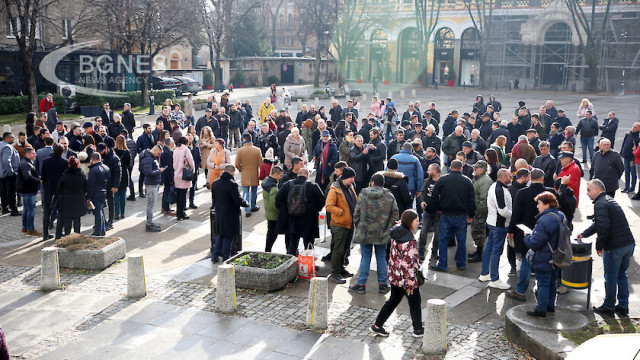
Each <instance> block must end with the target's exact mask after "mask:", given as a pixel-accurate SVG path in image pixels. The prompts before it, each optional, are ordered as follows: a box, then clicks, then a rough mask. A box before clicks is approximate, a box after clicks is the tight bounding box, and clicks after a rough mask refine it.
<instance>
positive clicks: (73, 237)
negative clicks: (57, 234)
mask: <svg viewBox="0 0 640 360" xmlns="http://www.w3.org/2000/svg"><path fill="white" fill-rule="evenodd" d="M118 240H119V238H118V237H97V236H88V235H83V234H78V233H73V234H70V235H67V236H65V237H63V238H61V239H60V240H58V241H56V243H55V246H56V247H59V248H65V249H67V250H69V251H76V250H100V249H102V248H104V247H105V246H108V245H111V244H113V243H114V242H116V241H118Z"/></svg>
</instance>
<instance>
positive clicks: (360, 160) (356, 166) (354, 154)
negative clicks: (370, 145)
mask: <svg viewBox="0 0 640 360" xmlns="http://www.w3.org/2000/svg"><path fill="white" fill-rule="evenodd" d="M369 154H371V150H369V152H367V153H366V154H365V153H364V152H362V150H361V149H360V148H359V147H357V146H355V145H354V146H353V147H352V148H351V150H349V157H350V158H351V163H352V164H351V167H352V168H353V170H355V172H356V181H368V180H369V178H370V177H371V170H372V169H373V164H372V163H371V157H370V155H369Z"/></svg>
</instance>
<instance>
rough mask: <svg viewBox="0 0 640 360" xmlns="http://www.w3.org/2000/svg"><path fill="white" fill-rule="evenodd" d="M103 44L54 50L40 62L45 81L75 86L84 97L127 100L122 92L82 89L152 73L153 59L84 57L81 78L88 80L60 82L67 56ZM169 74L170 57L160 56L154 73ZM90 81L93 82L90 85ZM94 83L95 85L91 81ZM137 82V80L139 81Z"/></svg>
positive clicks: (68, 46)
mask: <svg viewBox="0 0 640 360" xmlns="http://www.w3.org/2000/svg"><path fill="white" fill-rule="evenodd" d="M98 43H100V41H99V40H94V41H87V42H82V43H77V44H72V45H67V46H65V47H61V48H60V49H57V50H54V51H52V52H51V53H49V54H47V56H45V57H44V58H43V59H42V62H40V74H42V77H44V78H45V79H47V80H48V81H50V82H52V83H54V84H56V85H58V86H65V85H74V86H75V88H76V93H82V94H87V95H97V96H116V97H124V96H126V94H124V93H121V92H118V91H108V90H100V89H95V88H91V87H86V86H82V85H83V84H84V85H86V84H87V83H91V82H93V83H95V84H97V83H104V82H105V79H106V76H105V75H113V74H122V73H124V72H125V71H126V72H128V73H132V72H133V71H134V67H135V71H136V72H137V73H138V74H145V73H149V70H150V67H149V55H136V57H137V61H135V62H134V61H133V56H132V55H127V56H123V55H116V56H115V59H114V56H111V55H106V54H103V55H87V54H82V55H80V57H79V60H80V62H79V67H80V69H79V70H80V75H81V76H82V77H84V79H83V80H85V81H81V83H82V84H69V83H68V82H66V81H63V80H61V79H58V76H57V75H56V67H57V66H58V63H59V62H60V61H61V60H62V59H63V58H64V57H65V56H67V55H69V54H71V53H73V52H74V51H78V50H80V49H84V48H87V47H90V46H93V45H96V44H98ZM165 70H166V57H165V56H163V55H156V56H154V58H153V72H154V73H163V72H164V71H165ZM86 79H89V80H90V81H86ZM91 80H93V81H91ZM135 80H136V81H137V79H135ZM110 81H111V82H117V83H121V82H123V81H124V82H126V81H127V77H126V74H125V75H124V76H111V77H110Z"/></svg>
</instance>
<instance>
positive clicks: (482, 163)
mask: <svg viewBox="0 0 640 360" xmlns="http://www.w3.org/2000/svg"><path fill="white" fill-rule="evenodd" d="M473 167H474V168H483V169H485V170H486V169H487V162H486V161H484V160H478V161H477V162H476V163H475V164H474V165H473Z"/></svg>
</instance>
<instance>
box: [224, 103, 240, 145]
mask: <svg viewBox="0 0 640 360" xmlns="http://www.w3.org/2000/svg"><path fill="white" fill-rule="evenodd" d="M228 115H229V119H230V120H229V143H228V144H227V148H229V149H233V148H234V147H235V148H239V147H241V146H242V143H241V140H240V132H241V129H242V125H243V124H244V122H243V118H242V113H241V112H240V111H238V109H237V106H236V104H230V105H229V114H228ZM231 143H233V145H231Z"/></svg>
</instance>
